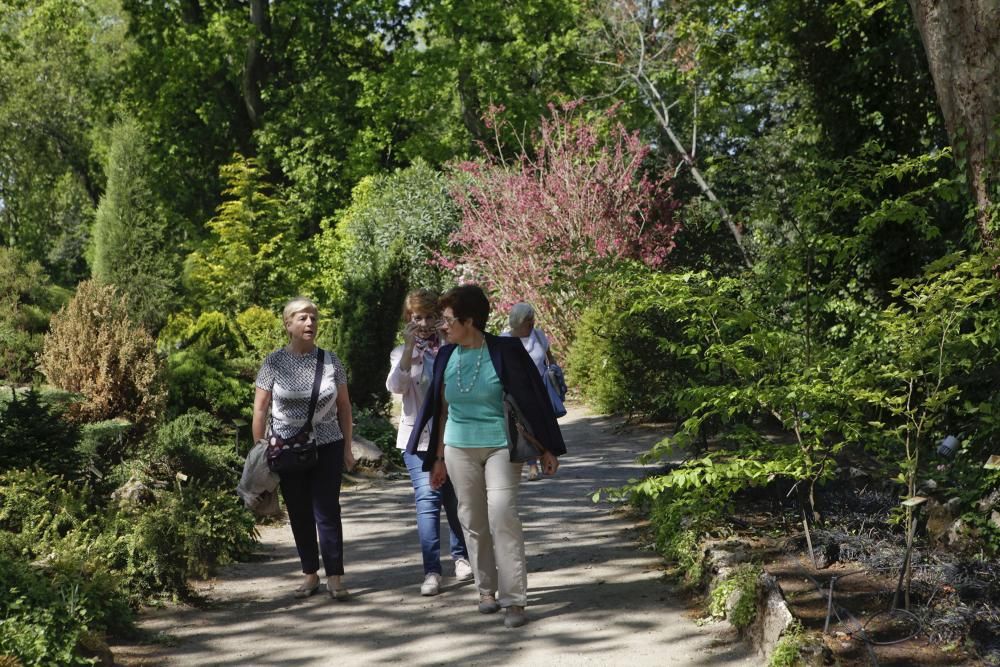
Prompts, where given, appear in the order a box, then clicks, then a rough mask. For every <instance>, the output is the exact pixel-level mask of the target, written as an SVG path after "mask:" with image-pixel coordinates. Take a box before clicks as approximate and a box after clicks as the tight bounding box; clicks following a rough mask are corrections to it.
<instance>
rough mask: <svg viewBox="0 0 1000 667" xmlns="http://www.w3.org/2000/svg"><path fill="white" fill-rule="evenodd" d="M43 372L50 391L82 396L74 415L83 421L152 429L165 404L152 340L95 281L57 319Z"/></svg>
mask: <svg viewBox="0 0 1000 667" xmlns="http://www.w3.org/2000/svg"><path fill="white" fill-rule="evenodd" d="M40 366H41V371H42V373H43V374H44V375H45V377H46V379H47V380H48V382H49V383H50V384H51V385H53V386H55V387H58V388H60V389H65V390H67V391H71V392H74V393H77V394H81V395H82V396H83V400H82V401H80V402H78V403H76V404H75V405H74V406H73V407H72V408H71V410H70V414H71V416H72V417H74V418H75V419H78V420H80V421H98V420H102V419H111V418H114V417H124V418H126V419H129V420H132V421H133V422H135V423H148V422H149V421H151V420H152V419H154V418H155V417H156V416H157V415H158V414H159V413H160V411H161V410H162V408H163V406H164V405H165V403H166V385H165V383H164V380H163V367H162V364H161V363H160V360H159V358H158V357H157V354H156V343H155V341H154V340H153V337H152V336H150V335H149V333H147V332H146V330H145V329H143V328H142V327H141V326H140V325H138V324H135V323H133V322H132V321H131V320H130V319H129V314H128V309H127V307H126V305H125V299H124V297H123V296H121V295H119V294H118V293H117V292H116V290H115V288H114V287H112V286H110V285H102V284H100V283H98V282H96V281H93V280H88V281H85V282H82V283H80V285H79V286H78V287H77V290H76V295H75V296H74V297H73V299H72V300H71V301H70V302H69V303H68V304H67V305H66V306H65V307H64V308H63V309H62V310H60V311H59V312H58V313H57V314H56V315H55V316H53V318H52V322H51V330H50V331H49V333H48V334H47V335H46V336H45V345H44V348H43V349H42V354H41V359H40Z"/></svg>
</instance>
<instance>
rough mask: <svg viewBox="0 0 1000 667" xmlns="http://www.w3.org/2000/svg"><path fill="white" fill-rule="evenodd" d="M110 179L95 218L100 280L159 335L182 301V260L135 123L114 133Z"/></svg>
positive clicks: (124, 123) (129, 122) (135, 318)
mask: <svg viewBox="0 0 1000 667" xmlns="http://www.w3.org/2000/svg"><path fill="white" fill-rule="evenodd" d="M107 175H108V181H107V187H106V188H105V192H104V195H103V196H102V197H101V201H100V204H99V205H98V207H97V214H96V218H95V220H94V277H95V278H97V279H98V280H100V281H101V282H103V283H106V284H109V285H114V286H115V287H116V288H117V289H118V292H119V294H121V295H122V296H123V297H124V298H125V301H126V303H127V304H128V309H129V313H131V317H132V319H133V321H135V322H137V323H139V324H142V325H143V326H144V327H146V328H147V329H148V330H150V331H156V330H157V329H159V328H160V327H161V326H162V325H163V322H164V320H165V318H166V314H167V312H169V310H170V305H171V304H172V303H173V302H174V300H175V299H176V292H177V287H178V280H177V275H178V273H179V269H180V258H179V256H178V255H177V254H176V251H175V250H174V248H175V247H176V246H175V244H173V243H170V239H169V236H170V235H169V229H170V221H169V219H168V218H169V214H168V209H167V207H165V206H164V205H163V203H162V202H161V201H160V200H159V198H158V195H157V194H156V190H155V187H154V183H153V178H154V174H153V165H152V164H151V162H150V159H149V155H148V150H147V147H146V142H145V139H144V137H143V134H142V130H141V128H140V127H139V125H138V123H136V122H135V121H134V120H130V119H126V120H123V121H121V122H119V123H118V124H117V125H116V126H115V127H114V129H113V130H112V132H111V147H110V150H109V152H108V166H107Z"/></svg>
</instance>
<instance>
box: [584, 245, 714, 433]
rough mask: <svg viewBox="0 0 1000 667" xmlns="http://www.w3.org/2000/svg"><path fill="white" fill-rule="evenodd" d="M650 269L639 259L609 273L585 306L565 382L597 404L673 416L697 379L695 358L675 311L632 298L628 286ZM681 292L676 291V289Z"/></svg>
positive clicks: (641, 413) (616, 410) (647, 414)
mask: <svg viewBox="0 0 1000 667" xmlns="http://www.w3.org/2000/svg"><path fill="white" fill-rule="evenodd" d="M649 275H652V272H651V271H650V270H648V269H645V268H644V267H641V266H639V265H634V266H631V267H623V268H621V269H620V271H619V272H618V273H616V274H614V275H612V276H609V277H608V282H609V285H608V286H607V287H606V288H605V289H604V290H602V294H603V295H604V296H603V297H602V298H599V299H597V300H595V301H594V302H592V304H591V305H590V306H589V307H588V308H587V309H586V310H585V311H584V313H583V316H582V317H581V321H580V323H579V325H578V327H577V329H576V336H575V338H574V340H573V344H572V346H571V347H570V351H569V356H568V358H567V372H568V374H569V384H570V385H571V386H573V387H575V388H578V389H579V391H580V392H581V393H582V394H583V397H584V399H585V400H586V401H587V402H588V403H590V404H591V405H592V406H594V407H595V408H596V409H597V410H599V411H601V412H607V413H617V414H626V415H638V416H642V417H646V418H656V419H663V418H675V417H677V416H678V414H679V412H680V409H681V407H680V405H679V402H678V401H679V397H680V392H681V390H682V389H684V388H685V387H686V386H688V384H690V383H691V382H694V381H695V378H697V377H698V372H697V368H696V365H695V363H694V362H693V361H692V360H691V359H690V358H688V355H686V354H684V353H683V350H678V349H676V348H675V346H678V347H679V346H680V345H681V344H682V343H683V338H682V336H681V335H680V332H679V331H678V330H677V327H676V325H675V322H676V321H677V320H676V318H675V314H674V313H672V312H670V311H669V309H667V308H663V307H662V306H661V305H657V306H655V307H649V306H648V305H647V306H643V305H640V304H638V303H636V302H635V301H634V299H635V297H636V296H637V293H636V292H637V291H638V290H637V289H629V288H628V286H629V285H633V286H635V285H636V284H637V283H639V282H641V281H643V280H644V279H645V277H646V276H649ZM679 296H680V295H679Z"/></svg>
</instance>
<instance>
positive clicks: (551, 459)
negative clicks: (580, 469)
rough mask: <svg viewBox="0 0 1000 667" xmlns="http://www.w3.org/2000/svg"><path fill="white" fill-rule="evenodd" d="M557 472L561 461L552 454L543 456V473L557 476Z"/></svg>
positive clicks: (547, 453) (548, 453) (546, 453)
mask: <svg viewBox="0 0 1000 667" xmlns="http://www.w3.org/2000/svg"><path fill="white" fill-rule="evenodd" d="M556 470H559V459H558V458H556V455H555V454H553V453H552V452H545V453H544V454H542V472H543V473H545V474H546V475H554V474H556Z"/></svg>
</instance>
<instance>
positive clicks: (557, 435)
mask: <svg viewBox="0 0 1000 667" xmlns="http://www.w3.org/2000/svg"><path fill="white" fill-rule="evenodd" d="M456 347H457V345H445V346H444V347H442V348H441V349H440V350H439V351H438V353H437V357H436V358H435V360H434V374H433V377H432V379H431V386H430V387H428V389H427V396H426V397H425V398H424V404H423V406H422V407H421V408H420V415H419V416H418V417H417V421H416V423H415V424H414V426H413V432H412V433H411V434H410V441H409V442H408V443H407V445H406V451H407V452H409V453H410V454H415V453H416V451H417V443H418V442H419V441H420V434H421V433H422V432H423V430H424V427H425V426H426V425H427V422H428V421H430V422H431V433H430V436H431V439H430V447H429V448H428V450H427V456H426V458H425V459H424V470H427V471H429V470H430V469H431V468H432V467H433V466H434V461H436V460H437V443H438V440H439V438H440V431H441V429H442V428H443V427H444V424H442V423H441V420H440V419H438V417H439V416H440V414H441V395H442V390H443V389H444V369H445V368H446V367H447V366H448V359H450V358H451V353H452V352H454V351H455V348H456ZM486 347H487V349H488V350H489V352H490V360H492V361H493V368H494V370H496V373H497V377H498V378H500V384H501V385H503V388H504V391H506V392H507V393H509V394H511V395H512V396H513V397H514V400H515V401H516V402H517V405H518V407H520V408H521V411H522V412H523V413H524V419H525V421H527V422H528V425H529V426H530V427H531V430H532V432H533V433H534V434H535V436H536V437H537V438H538V440H539V441H540V442H541V443H542V445H543V446H544V447H545V449H547V450H548V451H550V452H551V453H553V454H555V455H556V456H560V455H561V454H565V453H566V443H565V442H563V437H562V432H561V431H560V430H559V424H558V422H556V415H555V413H554V412H553V411H552V403H551V402H550V401H549V394H548V391H547V390H546V389H545V385H544V384H543V383H542V377H541V376H540V375H539V374H538V367H537V366H535V362H534V361H532V360H531V356H530V355H529V354H528V352H527V351H526V350H525V349H524V345H522V344H521V340H520V339H518V338H508V337H500V336H493V335H491V334H486Z"/></svg>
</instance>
